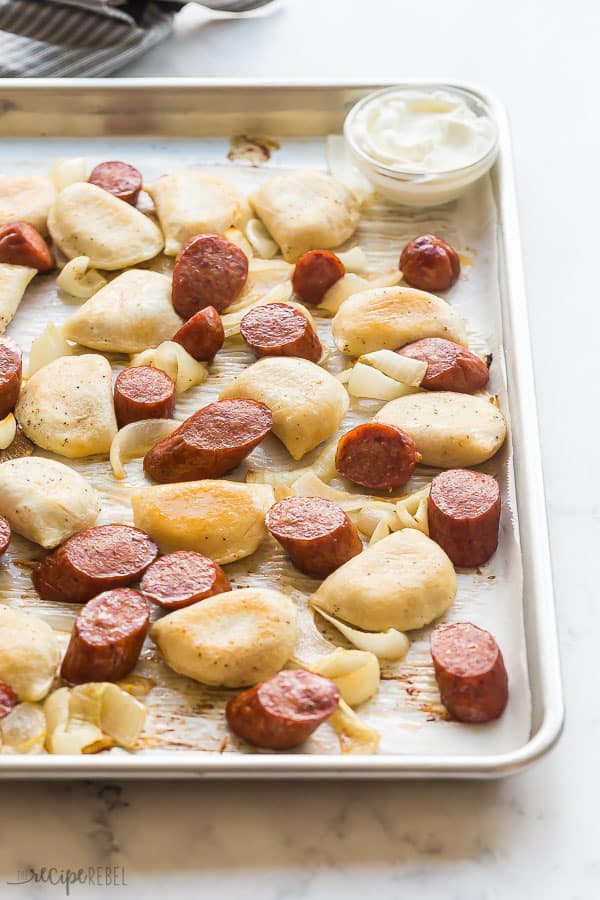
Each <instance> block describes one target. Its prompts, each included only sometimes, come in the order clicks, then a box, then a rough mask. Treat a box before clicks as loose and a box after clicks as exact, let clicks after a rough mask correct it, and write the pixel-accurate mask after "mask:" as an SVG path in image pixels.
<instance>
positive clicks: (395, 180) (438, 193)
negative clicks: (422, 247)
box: [344, 84, 498, 206]
mask: <svg viewBox="0 0 600 900" xmlns="http://www.w3.org/2000/svg"><path fill="white" fill-rule="evenodd" d="M402 90H417V91H419V90H421V91H428V90H431V91H439V90H443V91H444V92H445V93H449V94H455V95H458V96H459V97H460V98H461V99H462V100H464V101H465V102H466V103H467V104H468V106H469V107H470V109H471V110H472V111H473V112H474V113H475V114H476V115H478V116H485V117H486V118H487V119H489V121H490V122H491V124H492V127H493V132H494V137H493V141H492V145H491V147H490V148H489V150H488V151H487V152H486V153H485V154H484V155H483V156H482V157H480V158H479V159H477V160H475V161H474V162H472V163H470V164H469V165H468V166H463V167H462V168H459V169H447V170H444V171H439V172H425V173H424V172H414V171H412V172H411V171H410V170H408V169H407V170H399V169H392V168H390V167H389V166H386V165H385V164H383V163H381V162H379V161H378V160H376V159H374V158H373V157H372V156H369V154H368V153H365V151H364V150H362V149H361V148H360V147H359V146H358V144H357V143H356V141H355V138H354V134H353V128H354V122H355V120H356V117H357V115H358V114H359V113H360V112H362V110H363V109H364V108H365V106H367V105H368V104H369V103H371V102H372V101H373V100H375V99H377V98H378V97H382V96H385V95H386V94H393V93H395V92H397V91H402ZM344 137H345V139H346V144H347V146H348V148H349V150H350V155H351V157H352V159H353V161H354V163H355V165H356V166H357V167H358V169H360V171H361V172H362V173H363V174H364V175H365V176H366V177H367V178H368V180H369V181H370V182H371V184H372V185H373V187H374V188H375V189H376V190H377V191H378V192H379V193H380V194H381V195H382V196H383V197H385V198H386V199H388V200H391V201H392V202H393V203H399V204H402V205H406V206H440V205H441V204H443V203H449V202H450V201H451V200H455V199H456V198H457V197H458V196H460V194H462V193H463V191H465V190H466V189H467V188H468V187H470V185H472V184H473V183H474V182H475V181H477V180H478V179H479V178H481V177H482V176H483V175H485V174H486V173H487V172H489V170H490V169H491V167H492V166H493V164H494V162H495V160H496V157H497V155H498V126H497V123H496V120H495V118H494V115H493V112H492V110H491V108H490V105H489V103H487V101H486V100H485V99H484V98H483V97H482V96H480V95H479V94H477V93H476V92H475V91H471V90H467V89H466V88H458V87H453V86H452V85H444V84H399V85H395V86H394V87H388V88H384V89H383V90H381V91H374V92H373V93H372V94H367V96H366V97H363V98H362V100H359V101H358V103H356V104H355V105H354V106H353V107H352V109H351V110H350V112H349V113H348V115H347V116H346V119H345V121H344Z"/></svg>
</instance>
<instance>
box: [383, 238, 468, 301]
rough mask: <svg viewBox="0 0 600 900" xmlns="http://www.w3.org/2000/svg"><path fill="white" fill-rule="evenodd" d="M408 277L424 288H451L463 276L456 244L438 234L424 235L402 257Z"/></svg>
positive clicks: (415, 240) (441, 289)
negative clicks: (454, 245)
mask: <svg viewBox="0 0 600 900" xmlns="http://www.w3.org/2000/svg"><path fill="white" fill-rule="evenodd" d="M398 265H399V268H400V269H401V270H402V274H403V276H404V280H405V281H407V282H408V283H409V284H410V285H412V286H413V287H416V288H418V289H419V290H421V291H430V292H432V293H436V291H447V290H448V288H450V287H452V285H453V284H454V282H455V281H456V280H457V278H458V276H459V275H460V257H459V255H458V253H457V252H456V250H455V249H454V247H453V246H452V244H449V243H448V242H447V241H444V240H443V239H442V238H440V237H438V236H437V235H436V234H420V235H419V237H416V238H414V240H412V241H409V243H408V244H407V245H406V247H405V248H404V250H403V251H402V254H401V256H400V262H399V263H398Z"/></svg>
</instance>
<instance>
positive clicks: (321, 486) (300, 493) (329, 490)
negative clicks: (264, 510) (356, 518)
mask: <svg viewBox="0 0 600 900" xmlns="http://www.w3.org/2000/svg"><path fill="white" fill-rule="evenodd" d="M292 490H293V491H294V494H295V495H296V496H297V497H322V498H323V500H332V501H333V502H334V503H339V504H340V505H342V506H343V507H344V509H346V508H347V506H346V504H355V508H356V509H359V508H360V507H361V506H364V504H365V502H366V501H367V499H368V498H366V497H364V496H361V495H360V494H349V493H348V492H347V491H338V490H337V488H333V487H331V486H330V485H328V484H325V482H324V481H322V480H321V479H320V478H319V477H318V475H316V474H315V472H314V471H313V469H307V470H306V471H305V472H303V473H302V475H300V477H299V478H296V480H295V481H294V482H292Z"/></svg>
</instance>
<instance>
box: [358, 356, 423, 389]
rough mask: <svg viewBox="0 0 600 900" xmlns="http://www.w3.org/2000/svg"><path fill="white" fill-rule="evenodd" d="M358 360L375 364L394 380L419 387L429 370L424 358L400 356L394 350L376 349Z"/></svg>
mask: <svg viewBox="0 0 600 900" xmlns="http://www.w3.org/2000/svg"><path fill="white" fill-rule="evenodd" d="M358 361H359V363H364V364H365V365H367V366H373V368H375V369H378V370H379V371H380V372H383V374H384V375H387V376H388V378H393V379H394V381H399V382H401V383H402V384H408V385H410V386H411V387H419V386H420V384H421V382H422V381H423V378H424V377H425V372H426V371H427V363H426V362H424V361H423V360H422V359H410V357H408V356H400V354H399V353H394V351H393V350H374V351H373V352H372V353H365V354H364V356H360V357H359V359H358Z"/></svg>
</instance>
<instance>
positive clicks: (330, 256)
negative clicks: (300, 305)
mask: <svg viewBox="0 0 600 900" xmlns="http://www.w3.org/2000/svg"><path fill="white" fill-rule="evenodd" d="M345 272H346V269H345V268H344V263H343V262H342V261H341V259H339V257H337V256H336V255H335V253H331V251H330V250H309V251H308V253H304V254H303V255H302V256H301V257H300V259H299V260H298V262H297V263H296V268H295V269H294V274H293V275H292V287H293V288H294V292H295V293H296V294H298V296H299V297H300V299H301V300H304V302H305V303H320V302H321V300H322V299H323V297H324V295H325V294H326V293H327V291H328V290H329V288H330V287H333V285H334V284H335V283H336V281H339V280H340V278H343V277H344V275H345Z"/></svg>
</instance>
